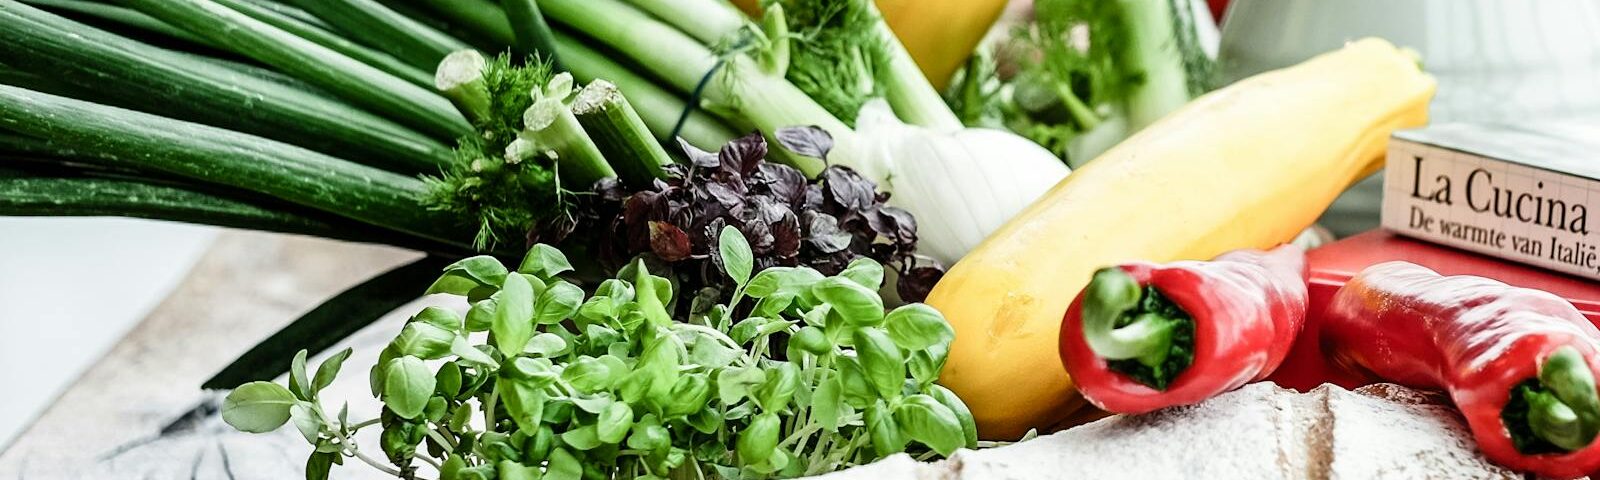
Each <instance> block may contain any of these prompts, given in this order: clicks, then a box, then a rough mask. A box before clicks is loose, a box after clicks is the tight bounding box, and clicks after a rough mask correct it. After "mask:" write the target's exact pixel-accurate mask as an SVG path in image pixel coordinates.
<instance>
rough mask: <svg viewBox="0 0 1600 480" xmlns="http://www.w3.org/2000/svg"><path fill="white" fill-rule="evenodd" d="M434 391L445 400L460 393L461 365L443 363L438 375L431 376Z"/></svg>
mask: <svg viewBox="0 0 1600 480" xmlns="http://www.w3.org/2000/svg"><path fill="white" fill-rule="evenodd" d="M433 383H434V387H433V389H434V391H436V392H438V393H439V394H440V395H444V397H445V398H456V395H457V394H460V393H461V365H460V364H458V363H456V362H453V361H451V362H444V365H440V366H439V371H438V373H435V374H434V375H433Z"/></svg>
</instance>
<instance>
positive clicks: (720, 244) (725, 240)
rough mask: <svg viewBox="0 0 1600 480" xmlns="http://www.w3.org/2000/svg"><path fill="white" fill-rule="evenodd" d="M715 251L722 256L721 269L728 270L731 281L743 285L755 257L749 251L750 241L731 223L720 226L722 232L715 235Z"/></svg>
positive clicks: (748, 276)
mask: <svg viewBox="0 0 1600 480" xmlns="http://www.w3.org/2000/svg"><path fill="white" fill-rule="evenodd" d="M717 252H718V253H719V254H720V256H721V257H722V269H723V270H724V271H726V272H728V277H730V278H732V279H733V283H735V284H738V285H741V286H743V285H744V284H745V282H749V281H750V269H751V268H752V267H753V266H754V265H755V259H754V257H753V256H752V255H751V253H750V243H749V242H746V241H745V239H744V234H743V233H739V229H737V228H733V226H732V225H729V226H725V227H722V232H721V233H719V234H718V236H717Z"/></svg>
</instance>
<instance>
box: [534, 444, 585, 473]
mask: <svg viewBox="0 0 1600 480" xmlns="http://www.w3.org/2000/svg"><path fill="white" fill-rule="evenodd" d="M582 478H583V463H582V462H579V461H578V457H575V456H572V453H570V452H567V449H565V448H557V449H554V450H551V451H550V463H549V465H547V466H546V470H545V472H544V480H581V479H582Z"/></svg>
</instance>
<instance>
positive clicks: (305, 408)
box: [289, 402, 322, 445]
mask: <svg viewBox="0 0 1600 480" xmlns="http://www.w3.org/2000/svg"><path fill="white" fill-rule="evenodd" d="M289 419H290V420H293V421H294V428H295V430H299V431H300V436H302V437H305V439H306V443H309V444H312V445H316V444H317V437H318V436H320V435H321V434H322V417H320V416H318V415H317V412H314V411H312V410H311V404H309V403H305V402H299V403H296V404H294V406H291V407H289Z"/></svg>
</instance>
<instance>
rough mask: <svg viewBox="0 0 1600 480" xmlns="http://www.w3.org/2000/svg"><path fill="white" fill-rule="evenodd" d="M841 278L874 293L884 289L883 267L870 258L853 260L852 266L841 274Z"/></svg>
mask: <svg viewBox="0 0 1600 480" xmlns="http://www.w3.org/2000/svg"><path fill="white" fill-rule="evenodd" d="M839 276H841V277H844V278H848V279H850V281H852V282H856V283H857V284H859V285H861V286H863V287H867V288H868V289H870V290H872V291H877V290H878V289H879V288H882V287H883V265H882V264H879V263H878V261H877V260H873V259H872V258H870V257H856V259H855V260H851V261H850V265H849V266H847V267H844V271H842V272H839Z"/></svg>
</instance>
